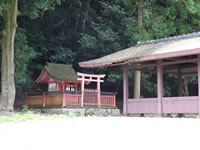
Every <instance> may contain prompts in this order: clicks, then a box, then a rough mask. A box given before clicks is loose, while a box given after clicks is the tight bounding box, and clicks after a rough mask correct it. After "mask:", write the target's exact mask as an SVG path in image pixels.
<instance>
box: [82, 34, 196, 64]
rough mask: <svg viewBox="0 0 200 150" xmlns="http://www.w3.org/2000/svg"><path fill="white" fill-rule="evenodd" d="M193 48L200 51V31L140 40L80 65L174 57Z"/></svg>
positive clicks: (194, 51)
mask: <svg viewBox="0 0 200 150" xmlns="http://www.w3.org/2000/svg"><path fill="white" fill-rule="evenodd" d="M191 50H193V52H192V53H197V54H198V53H200V52H199V50H200V32H195V33H190V34H184V35H179V36H174V37H168V38H164V39H159V40H151V41H146V42H139V43H138V44H137V45H136V46H135V47H131V48H127V49H125V50H121V51H119V52H116V53H113V54H110V55H107V56H104V57H101V58H98V59H94V60H90V61H85V62H80V63H79V65H80V66H81V67H103V66H113V65H120V64H125V63H128V62H142V61H144V59H142V58H147V57H148V58H151V57H152V56H154V57H152V58H151V59H152V60H153V59H157V58H159V57H160V56H162V55H164V54H172V55H170V57H173V54H174V53H176V54H177V55H178V54H181V52H183V51H187V53H184V54H185V55H186V54H188V53H189V51H191ZM157 56H158V57H157ZM174 56H175V55H174ZM168 57H169V56H168Z"/></svg>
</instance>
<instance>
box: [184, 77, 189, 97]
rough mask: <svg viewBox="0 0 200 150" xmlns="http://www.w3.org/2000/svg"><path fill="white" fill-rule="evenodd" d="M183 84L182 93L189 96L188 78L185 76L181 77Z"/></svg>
mask: <svg viewBox="0 0 200 150" xmlns="http://www.w3.org/2000/svg"><path fill="white" fill-rule="evenodd" d="M183 84H184V95H185V96H189V95H190V93H189V89H188V80H187V78H186V77H184V78H183Z"/></svg>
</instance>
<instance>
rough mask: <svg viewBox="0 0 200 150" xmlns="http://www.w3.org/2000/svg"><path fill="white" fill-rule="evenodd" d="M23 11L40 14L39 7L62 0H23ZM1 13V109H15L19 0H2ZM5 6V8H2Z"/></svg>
mask: <svg viewBox="0 0 200 150" xmlns="http://www.w3.org/2000/svg"><path fill="white" fill-rule="evenodd" d="M20 2H21V5H22V6H23V8H22V12H25V15H28V14H29V15H30V14H31V13H32V14H31V16H30V17H36V16H39V15H38V14H39V13H38V12H39V9H44V10H47V9H48V8H52V7H53V6H55V3H60V0H47V1H42V0H37V1H34V0H29V1H26V0H22V1H20ZM0 8H1V9H0V15H1V16H2V17H3V22H4V29H3V34H2V64H1V101H0V109H1V110H6V111H13V107H14V101H15V93H16V89H15V81H14V73H15V64H14V46H15V43H14V41H15V33H16V29H17V16H18V15H19V11H18V0H3V1H1V2H0ZM2 8H3V9H2Z"/></svg>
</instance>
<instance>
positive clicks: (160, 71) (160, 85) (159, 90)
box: [157, 60, 163, 116]
mask: <svg viewBox="0 0 200 150" xmlns="http://www.w3.org/2000/svg"><path fill="white" fill-rule="evenodd" d="M161 63H162V60H158V61H157V97H158V116H162V98H163V67H162V65H161Z"/></svg>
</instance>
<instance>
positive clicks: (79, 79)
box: [77, 77, 104, 82]
mask: <svg viewBox="0 0 200 150" xmlns="http://www.w3.org/2000/svg"><path fill="white" fill-rule="evenodd" d="M77 80H78V81H82V78H80V77H79V78H78V79H77ZM84 80H85V81H88V82H97V81H98V80H94V79H84ZM99 82H104V80H99Z"/></svg>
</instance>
